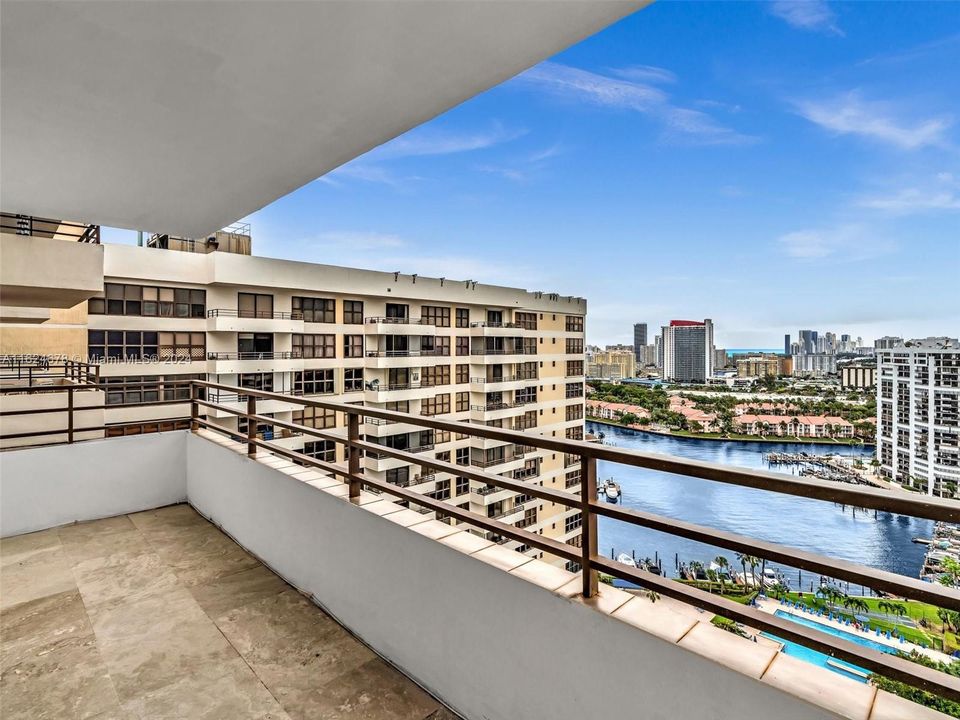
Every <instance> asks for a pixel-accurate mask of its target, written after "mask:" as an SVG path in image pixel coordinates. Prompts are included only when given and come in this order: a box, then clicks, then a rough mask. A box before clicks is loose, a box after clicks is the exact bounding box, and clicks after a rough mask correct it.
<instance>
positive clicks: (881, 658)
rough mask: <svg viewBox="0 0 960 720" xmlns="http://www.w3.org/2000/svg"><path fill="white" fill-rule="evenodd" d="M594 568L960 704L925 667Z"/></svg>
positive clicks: (624, 570) (638, 576)
mask: <svg viewBox="0 0 960 720" xmlns="http://www.w3.org/2000/svg"><path fill="white" fill-rule="evenodd" d="M590 565H591V567H593V568H594V569H596V570H599V571H601V572H604V573H607V574H609V575H613V576H614V577H617V578H620V579H621V580H627V581H629V582H633V583H636V584H637V585H640V586H641V587H644V588H647V589H648V590H653V591H655V592H657V593H659V594H661V595H665V596H667V597H670V598H674V599H675V600H680V601H681V602H683V603H685V604H687V605H692V606H694V607H699V608H703V609H704V610H709V611H711V612H714V613H716V614H718V615H721V616H723V617H725V618H728V619H730V620H734V621H736V622H739V623H743V624H745V625H749V626H751V627H755V628H757V629H758V630H766V631H768V632H771V633H773V634H774V635H777V636H778V637H781V638H783V639H785V640H792V641H794V642H798V643H801V644H802V645H804V646H806V647H809V648H812V649H813V650H817V651H819V652H822V653H825V654H827V655H831V656H833V657H836V658H839V659H841V660H846V661H848V662H852V663H854V664H856V665H861V666H863V667H866V668H867V669H868V670H873V671H874V672H877V673H879V674H881V675H884V676H886V677H890V678H893V679H894V680H900V681H901V682H906V683H909V684H911V685H915V686H918V687H920V688H922V689H924V690H927V691H929V692H933V693H937V694H940V695H943V696H944V697H947V698H950V699H951V700H954V701H958V700H960V678H956V677H953V676H952V675H948V674H947V673H944V672H940V671H939V670H934V669H932V668H928V667H924V666H923V665H918V664H916V663H913V662H910V661H909V660H905V659H903V658H900V657H897V656H895V655H888V654H887V653H883V652H880V651H879V650H873V649H872V648H868V647H864V646H861V645H857V644H855V643H852V642H850V641H849V640H844V639H842V638H839V637H835V636H833V635H829V634H827V633H824V632H821V631H819V630H813V629H809V628H807V627H805V626H803V625H800V624H799V623H796V622H793V621H791V620H787V619H784V618H778V617H777V616H776V615H773V614H770V613H765V612H762V611H760V610H756V609H754V608H751V607H748V606H746V605H741V604H740V603H737V602H734V601H733V600H727V599H726V598H723V597H720V596H717V595H711V594H709V593H706V592H704V591H703V590H698V589H696V588H692V587H690V586H688V585H684V584H683V583H679V582H677V581H675V580H670V579H668V578H662V577H660V576H659V575H654V574H652V573H649V572H646V571H644V570H640V569H639V568H631V567H629V566H627V565H622V564H620V563H618V562H616V561H615V560H608V559H606V558H603V557H599V556H594V557H592V558H591V560H590Z"/></svg>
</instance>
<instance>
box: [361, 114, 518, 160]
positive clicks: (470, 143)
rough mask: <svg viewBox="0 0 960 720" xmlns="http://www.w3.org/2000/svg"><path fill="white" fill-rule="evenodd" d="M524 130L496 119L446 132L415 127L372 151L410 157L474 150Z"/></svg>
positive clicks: (511, 138) (481, 148) (387, 156)
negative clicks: (487, 124)
mask: <svg viewBox="0 0 960 720" xmlns="http://www.w3.org/2000/svg"><path fill="white" fill-rule="evenodd" d="M525 134H526V130H522V129H512V130H511V129H508V128H505V127H504V126H503V125H502V124H501V123H499V122H495V123H493V125H492V126H491V127H490V128H487V129H484V130H476V131H473V132H466V133H463V132H449V131H443V130H436V129H433V128H427V129H419V128H418V129H415V130H411V131H410V132H408V133H406V134H404V135H401V136H400V137H398V138H397V139H396V140H392V141H390V142H388V143H386V144H385V145H381V146H380V147H379V148H377V149H376V150H374V151H372V154H374V155H376V156H377V157H378V158H379V159H386V158H398V157H413V156H423V155H451V154H454V153H462V152H473V151H475V150H483V149H485V148H489V147H493V146H494V145H500V144H502V143H505V142H510V141H511V140H516V139H517V138H519V137H522V136H523V135H525Z"/></svg>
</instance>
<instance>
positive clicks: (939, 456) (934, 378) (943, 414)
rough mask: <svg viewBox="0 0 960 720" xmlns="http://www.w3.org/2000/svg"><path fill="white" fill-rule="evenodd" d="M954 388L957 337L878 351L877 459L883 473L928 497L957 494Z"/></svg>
mask: <svg viewBox="0 0 960 720" xmlns="http://www.w3.org/2000/svg"><path fill="white" fill-rule="evenodd" d="M881 340H888V338H881ZM878 342H880V341H878ZM958 388H960V343H958V342H957V340H956V339H952V338H927V339H925V340H911V341H910V342H907V343H904V342H901V343H899V344H896V345H893V346H892V347H889V348H881V349H880V350H879V351H878V352H877V460H879V462H880V473H881V474H882V475H884V476H885V477H887V478H890V479H891V480H893V481H895V482H898V483H900V484H902V485H908V486H910V487H912V488H914V489H915V490H920V491H923V492H926V493H928V494H930V495H941V496H947V497H955V496H956V495H957V487H958V486H960V391H958Z"/></svg>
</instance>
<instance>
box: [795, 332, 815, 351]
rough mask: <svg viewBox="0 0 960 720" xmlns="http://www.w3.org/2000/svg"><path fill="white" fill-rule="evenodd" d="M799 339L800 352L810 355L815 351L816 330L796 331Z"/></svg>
mask: <svg viewBox="0 0 960 720" xmlns="http://www.w3.org/2000/svg"><path fill="white" fill-rule="evenodd" d="M798 335H799V337H798V340H799V341H800V352H801V353H802V354H804V355H811V354H813V353H815V352H817V340H818V338H817V331H816V330H801V331H800V332H799V333H798Z"/></svg>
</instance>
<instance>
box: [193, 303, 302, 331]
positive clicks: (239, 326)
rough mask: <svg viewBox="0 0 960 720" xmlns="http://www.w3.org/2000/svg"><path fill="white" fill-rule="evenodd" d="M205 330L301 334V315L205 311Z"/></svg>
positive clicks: (227, 310)
mask: <svg viewBox="0 0 960 720" xmlns="http://www.w3.org/2000/svg"><path fill="white" fill-rule="evenodd" d="M207 330H208V331H213V332H255V333H256V332H258V333H302V332H303V313H299V312H296V313H290V312H256V311H241V310H236V309H232V308H212V309H210V310H207Z"/></svg>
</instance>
